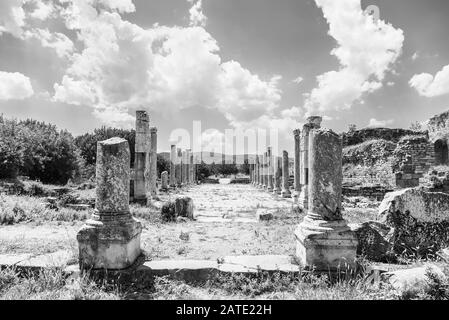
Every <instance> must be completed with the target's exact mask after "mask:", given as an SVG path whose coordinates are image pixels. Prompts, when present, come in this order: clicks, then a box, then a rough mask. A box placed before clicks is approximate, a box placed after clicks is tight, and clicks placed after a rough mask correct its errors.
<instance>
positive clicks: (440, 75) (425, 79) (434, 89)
mask: <svg viewBox="0 0 449 320" xmlns="http://www.w3.org/2000/svg"><path fill="white" fill-rule="evenodd" d="M409 84H410V86H411V87H412V88H415V89H416V91H418V93H419V94H420V95H421V96H424V97H429V98H431V97H438V96H442V95H445V94H448V93H449V65H447V66H445V67H444V68H443V69H442V70H441V71H439V72H437V74H436V75H435V76H433V75H431V74H429V73H421V74H416V75H414V76H413V77H412V79H410V81H409Z"/></svg>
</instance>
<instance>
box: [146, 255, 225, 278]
mask: <svg viewBox="0 0 449 320" xmlns="http://www.w3.org/2000/svg"><path fill="white" fill-rule="evenodd" d="M139 269H141V270H143V271H145V272H149V273H151V274H152V275H154V276H172V277H174V278H175V279H178V280H185V281H200V280H207V279H209V278H210V277H212V276H214V275H216V274H217V273H218V263H217V262H216V261H210V260H166V261H148V262H145V263H144V264H143V266H141V267H140V268H139Z"/></svg>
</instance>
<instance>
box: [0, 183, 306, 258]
mask: <svg viewBox="0 0 449 320" xmlns="http://www.w3.org/2000/svg"><path fill="white" fill-rule="evenodd" d="M182 194H183V195H186V196H189V197H191V198H192V199H193V201H194V204H195V211H196V213H197V214H198V215H197V221H191V222H186V223H164V224H154V223H149V222H148V221H145V220H143V221H142V222H143V226H144V230H143V232H142V237H141V239H142V248H143V249H144V250H145V251H146V252H147V253H148V255H149V257H150V258H151V259H216V258H220V257H223V256H226V255H241V254H248V255H258V254H293V253H294V246H295V239H294V229H295V227H296V225H297V224H298V223H299V222H300V221H301V220H302V216H298V215H297V214H294V213H292V212H291V210H290V209H291V207H292V202H291V201H289V200H285V199H280V198H279V197H276V196H274V195H272V194H269V193H267V192H265V191H262V190H260V189H257V188H254V187H253V186H251V185H201V186H196V187H192V188H190V189H189V190H187V191H185V192H183V193H182ZM162 198H167V197H166V196H163V197H162ZM258 208H266V209H269V210H273V214H274V220H273V221H269V222H258V221H256V211H257V209H258ZM82 224H83V223H82V222H76V223H62V222H61V223H57V222H48V223H41V224H38V223H27V224H18V225H13V226H0V254H1V253H33V254H35V253H36V254H37V253H51V252H55V251H58V250H62V249H65V250H67V249H71V250H73V251H74V252H75V253H76V251H77V241H76V233H77V231H78V230H79V228H80V227H81V226H82ZM181 233H183V234H184V235H185V234H188V237H187V238H186V237H180V235H181Z"/></svg>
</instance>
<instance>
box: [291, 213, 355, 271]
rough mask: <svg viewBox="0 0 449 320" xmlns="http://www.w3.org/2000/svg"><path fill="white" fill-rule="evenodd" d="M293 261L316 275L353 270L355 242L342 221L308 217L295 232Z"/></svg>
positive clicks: (312, 215) (315, 216)
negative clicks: (316, 273) (295, 258)
mask: <svg viewBox="0 0 449 320" xmlns="http://www.w3.org/2000/svg"><path fill="white" fill-rule="evenodd" d="M295 237H296V257H297V259H298V261H299V263H300V264H301V266H302V267H305V268H315V270H317V271H352V270H355V268H356V257H357V238H356V235H355V233H354V232H353V231H351V229H350V228H349V226H348V225H347V223H346V221H345V220H340V221H324V220H321V217H320V216H319V215H314V214H310V213H309V214H308V215H307V216H306V217H305V218H304V221H303V222H302V223H301V224H300V225H299V226H298V228H297V229H296V231H295Z"/></svg>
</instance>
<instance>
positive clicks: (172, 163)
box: [170, 144, 176, 188]
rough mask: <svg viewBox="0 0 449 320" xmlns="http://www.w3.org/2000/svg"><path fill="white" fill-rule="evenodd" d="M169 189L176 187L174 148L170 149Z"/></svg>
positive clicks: (173, 146)
mask: <svg viewBox="0 0 449 320" xmlns="http://www.w3.org/2000/svg"><path fill="white" fill-rule="evenodd" d="M170 187H172V188H174V187H176V146H175V145H173V144H172V145H171V148H170Z"/></svg>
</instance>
